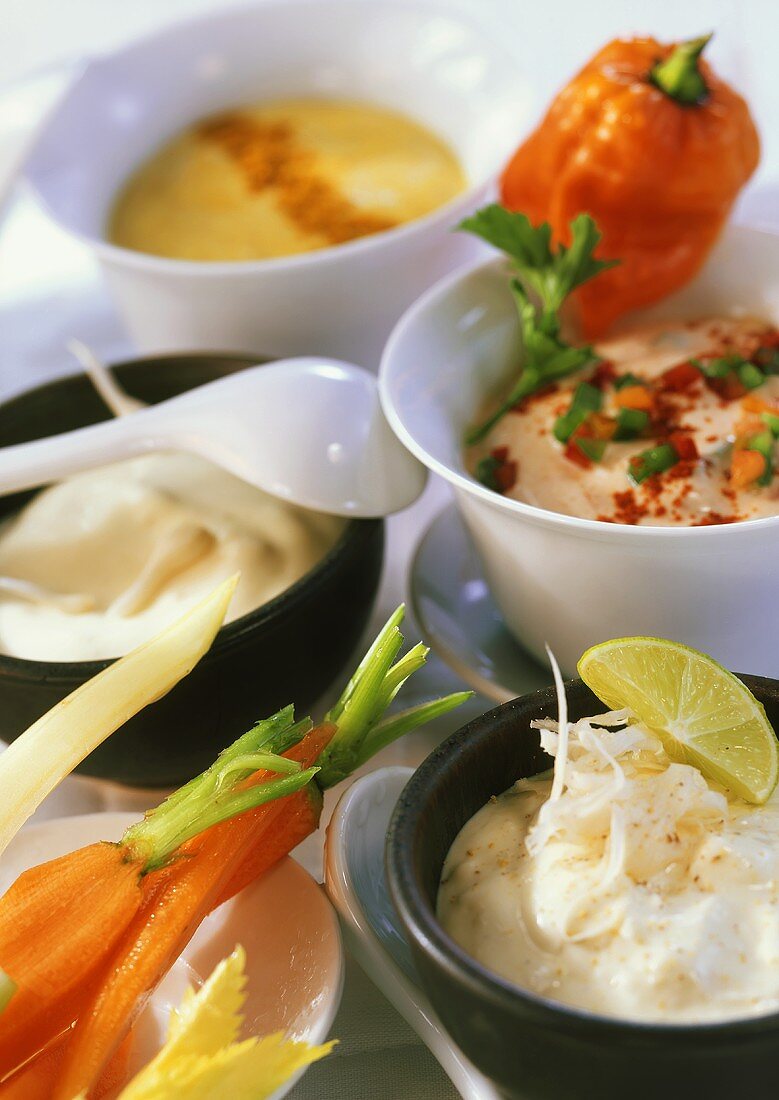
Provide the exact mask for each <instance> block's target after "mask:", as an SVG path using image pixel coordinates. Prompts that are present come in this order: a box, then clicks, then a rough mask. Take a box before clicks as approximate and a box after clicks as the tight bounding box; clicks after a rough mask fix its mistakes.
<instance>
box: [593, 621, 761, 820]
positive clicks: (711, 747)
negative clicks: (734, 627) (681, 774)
mask: <svg viewBox="0 0 779 1100" xmlns="http://www.w3.org/2000/svg"><path fill="white" fill-rule="evenodd" d="M578 670H579V675H580V676H581V678H582V680H584V682H585V684H587V686H588V687H589V688H591V690H592V691H594V692H595V694H596V695H597V696H598V698H599V699H600V700H602V702H604V703H605V704H606V706H607V707H610V708H611V709H612V710H620V709H622V708H623V707H627V708H628V709H629V710H631V711H632V712H633V714H635V716H636V718H638V720H639V721H640V722H642V723H643V724H644V725H645V726H648V727H649V729H651V730H653V731H654V732H655V733H657V734H658V736H659V737H661V738H662V741H663V744H664V745H665V749H666V751H667V753H668V755H669V756H671V757H672V758H673V759H674V760H679V761H682V762H683V763H687V764H694V765H695V766H696V767H697V768H700V770H701V771H702V772H703V774H704V775H705V776H707V777H708V778H709V779H713V780H715V781H716V782H717V783H720V784H722V786H724V787H727V788H729V789H730V790H731V791H733V793H734V794H737V795H739V796H740V797H741V798H744V799H746V800H747V801H748V802H758V803H760V802H765V800H766V799H767V798H768V796H769V795H770V794H771V792H772V791H773V789H774V787H775V786H776V781H777V777H778V776H779V751H778V748H777V740H776V734H775V733H774V730H773V728H772V726H771V724H770V722H769V721H768V718H767V717H766V713H765V711H764V709H763V707H762V706H761V704H760V703H758V701H757V699H755V697H754V695H753V694H752V692H751V691H750V690H749V688H748V687H747V686H746V685H745V684H742V682H741V680H739V679H738V677H737V676H734V675H733V673H732V672H728V670H727V669H725V668H723V667H722V665H720V664H717V662H716V661H714V660H712V658H711V657H707V656H706V654H705V653H699V652H698V651H697V650H696V649H691V648H690V647H689V646H686V645H680V644H679V643H678V642H668V641H665V640H664V639H663V638H616V639H615V640H614V641H611V642H602V643H601V644H600V645H595V646H593V647H592V648H591V649H588V650H587V652H586V653H585V654H584V656H583V657H582V659H581V660H580V661H579V665H578Z"/></svg>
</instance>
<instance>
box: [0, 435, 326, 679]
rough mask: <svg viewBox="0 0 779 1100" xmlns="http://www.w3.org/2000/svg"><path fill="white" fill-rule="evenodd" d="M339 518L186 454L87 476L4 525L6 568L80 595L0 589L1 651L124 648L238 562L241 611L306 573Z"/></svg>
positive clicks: (66, 657) (88, 655)
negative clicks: (24, 595) (32, 595)
mask: <svg viewBox="0 0 779 1100" xmlns="http://www.w3.org/2000/svg"><path fill="white" fill-rule="evenodd" d="M343 526H344V521H343V520H340V519H336V518H334V517H332V516H323V515H319V514H318V513H315V512H310V511H307V510H304V509H302V508H297V507H295V506H293V505H290V504H287V503H285V502H283V501H280V500H277V499H275V498H273V497H270V496H267V495H266V494H265V493H263V492H261V491H260V490H259V489H255V488H253V487H252V486H250V485H247V484H246V483H245V482H243V481H241V480H239V479H238V478H236V477H233V476H232V475H231V474H228V473H226V472H225V471H224V470H221V469H219V468H218V467H217V466H214V465H212V464H211V463H209V462H206V461H205V460H204V459H201V458H196V457H194V456H190V455H173V454H157V455H149V456H146V457H143V458H137V459H133V460H132V461H130V462H123V463H118V464H116V465H114V466H107V467H104V468H102V469H99V470H93V471H89V472H88V473H84V474H79V475H78V476H75V477H72V478H69V479H68V480H67V481H63V482H60V483H59V484H57V485H53V486H51V487H50V488H48V489H45V490H44V491H43V492H41V493H39V494H38V495H37V496H36V497H35V498H34V499H33V500H32V501H31V502H30V503H29V504H28V505H27V506H26V507H25V508H23V509H22V511H21V512H20V513H19V514H18V515H16V516H14V517H13V518H11V519H10V520H8V521H7V522H6V523H4V524H3V525H2V527H0V575H2V576H4V577H13V578H19V579H20V580H23V581H27V582H32V583H33V584H34V585H38V586H41V587H42V588H43V589H44V590H47V591H49V592H51V593H55V594H65V593H67V594H72V595H77V596H79V597H81V599H78V600H71V601H69V603H68V604H67V605H66V607H67V609H65V608H63V606H62V604H61V601H57V600H56V598H54V597H53V598H52V599H51V600H47V599H45V598H43V599H40V600H36V601H35V602H32V601H30V600H27V599H21V598H19V597H17V596H14V595H3V594H0V651H2V652H3V653H6V654H10V655H12V656H16V657H26V658H30V659H38V660H49V661H79V660H90V659H99V658H105V657H116V656H119V655H121V654H123V653H127V652H128V651H129V650H130V649H132V648H133V647H134V646H136V645H139V644H140V643H141V642H143V641H145V640H146V639H148V638H150V637H152V636H153V635H154V634H155V633H157V632H158V631H160V630H162V629H163V628H164V627H165V626H167V625H168V624H169V623H170V622H171V621H172V620H173V619H175V618H176V617H177V616H179V615H180V614H182V613H183V612H184V611H185V610H186V608H187V607H190V606H191V605H192V604H193V603H195V602H196V601H197V600H199V599H201V598H202V597H203V596H205V595H207V593H208V592H209V591H211V589H213V588H214V587H215V586H216V585H217V584H218V583H219V581H221V580H224V579H225V578H226V577H229V576H231V575H232V574H233V573H236V572H238V571H240V573H241V580H240V583H239V585H238V588H237V590H236V593H235V596H234V597H233V600H232V603H231V605H230V609H229V612H228V621H231V620H233V619H237V618H238V617H239V616H241V615H244V614H246V612H248V611H251V610H253V609H254V608H256V607H259V606H260V605H261V604H264V603H266V602H267V601H268V600H270V599H272V598H273V597H274V596H276V595H278V594H279V593H280V592H282V591H283V590H284V589H285V588H287V587H289V585H290V584H292V583H294V582H295V581H296V580H298V579H299V578H300V577H301V576H303V574H304V573H306V572H308V570H309V569H311V568H312V566H313V565H314V564H315V563H316V562H317V561H318V560H319V559H320V558H322V557H323V556H324V555H325V554H326V553H327V551H328V550H329V549H330V547H331V546H333V544H334V543H335V541H336V540H337V538H338V536H339V534H340V533H341V531H342V530H343ZM74 608H75V609H76V610H74Z"/></svg>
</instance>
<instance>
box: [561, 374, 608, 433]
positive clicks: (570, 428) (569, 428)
mask: <svg viewBox="0 0 779 1100" xmlns="http://www.w3.org/2000/svg"><path fill="white" fill-rule="evenodd" d="M602 405H603V394H602V393H601V392H600V390H599V389H598V387H597V386H593V385H591V384H590V383H589V382H580V383H579V385H578V386H577V387H576V390H575V392H574V395H573V398H572V399H571V404H570V407H569V409H568V412H567V413H565V414H564V415H563V416H558V418H557V420H555V422H554V428H553V429H552V431H553V432H554V436H555V439H559V441H560V442H561V443H567V442H568V440H569V439H570V438H571V436H572V435H573V433H574V432H575V431H576V429H577V428H578V427H579V426H580V425H581V424H583V423H584V421H585V420H586V419H587V417H588V416H589V415H590V413H594V412H600V410H601V407H602Z"/></svg>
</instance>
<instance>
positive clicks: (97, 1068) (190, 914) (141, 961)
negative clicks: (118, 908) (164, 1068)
mask: <svg viewBox="0 0 779 1100" xmlns="http://www.w3.org/2000/svg"><path fill="white" fill-rule="evenodd" d="M334 733H335V726H333V725H330V724H328V725H324V726H321V727H319V728H317V729H314V730H312V731H311V732H310V733H309V734H308V735H307V736H306V737H305V738H304V739H303V740H302V741H301V742H299V744H297V745H295V746H294V747H293V748H291V749H289V750H288V751H287V752H286V753H285V754H284V755H285V756H286V757H287V758H289V759H292V760H297V761H299V762H300V763H301V764H302V765H303V767H304V768H307V767H310V766H311V764H312V763H313V762H314V761H316V760H317V759H318V758H319V756H320V755H321V753H322V751H323V749H324V748H325V746H326V745H327V744H328V742H329V741H330V740H331V738H332V737H333V734H334ZM282 805H283V804H282V803H281V802H272V803H269V804H267V805H265V806H261V807H259V808H258V809H256V810H253V811H251V812H249V813H245V814H242V815H241V816H240V817H237V818H235V819H233V820H232V821H227V822H224V823H223V824H221V825H216V826H214V828H212V829H210V830H209V831H208V832H207V833H205V834H203V835H202V836H200V837H198V838H197V839H196V840H194V841H190V842H189V844H187V845H184V846H183V848H182V857H184V856H187V855H189V856H192V857H193V858H189V859H187V858H181V859H180V860H178V861H177V862H176V863H174V864H172V865H171V866H169V867H168V868H166V870H165V871H164V872H162V873H161V874H159V875H157V876H155V879H154V881H150V882H149V889H148V897H147V899H145V901H144V904H143V905H142V907H141V908H140V909H139V911H138V912H137V914H136V916H135V919H134V920H133V922H132V923H131V925H130V926H129V928H128V929H127V932H126V935H125V937H124V939H123V941H122V943H121V945H120V947H119V950H118V951H117V952H116V953H115V954H114V956H113V957H112V958H111V960H110V963H109V966H108V972H107V976H106V979H105V981H104V983H103V985H102V986H101V988H100V990H99V992H98V993H97V995H96V997H95V998H94V1001H93V1003H92V1004H91V1005H89V1006H88V1008H87V1010H86V1011H84V1012H83V1014H82V1015H80V1016H79V1019H78V1022H77V1024H76V1027H75V1028H74V1030H73V1034H72V1036H71V1037H70V1039H69V1040H68V1042H67V1045H66V1054H65V1058H64V1064H63V1066H62V1069H61V1072H60V1073H59V1074H58V1078H57V1083H56V1088H55V1090H54V1092H53V1094H52V1097H53V1100H72V1098H73V1097H74V1096H78V1095H79V1094H80V1093H82V1092H87V1091H88V1090H89V1089H90V1087H91V1086H92V1082H93V1081H95V1080H97V1079H98V1078H99V1077H100V1074H101V1073H102V1071H103V1069H104V1068H105V1066H106V1065H107V1064H108V1062H109V1060H110V1058H111V1056H112V1055H113V1053H114V1051H115V1050H116V1049H117V1048H118V1046H119V1044H120V1043H121V1042H122V1040H123V1039H124V1036H125V1035H126V1034H127V1032H128V1030H129V1029H130V1027H132V1025H133V1023H134V1022H135V1020H136V1019H137V1017H138V1015H139V1013H140V1012H141V1011H142V1009H143V1007H144V1005H145V1004H146V1001H147V1000H148V997H149V996H150V995H151V993H152V992H153V991H154V989H155V988H156V986H157V984H158V983H159V981H160V980H161V979H162V978H163V977H164V976H165V974H166V973H167V972H168V970H169V969H170V967H171V966H172V965H173V963H174V962H175V960H176V959H177V958H178V956H179V955H180V954H181V952H182V950H183V949H184V947H186V945H187V944H188V943H189V940H190V939H191V938H192V935H193V934H194V933H195V932H196V931H197V928H198V927H199V925H200V922H201V921H202V920H203V918H204V917H206V916H207V915H208V913H209V912H210V911H211V910H212V909H213V908H214V906H215V905H216V903H217V901H218V899H219V898H220V895H221V894H222V892H223V891H224V888H225V886H226V885H227V884H228V883H229V882H230V881H231V879H232V878H233V877H234V876H235V875H236V874H237V873H238V868H239V867H240V864H241V861H242V860H243V859H244V858H245V857H246V855H247V853H248V852H249V851H251V849H252V846H253V845H254V844H255V843H256V842H257V841H258V839H260V838H261V837H262V835H263V833H264V832H265V831H266V830H267V829H268V828H269V827H270V826H271V824H272V823H273V822H274V821H275V820H276V819H277V818H278V817H279V814H280V812H281V810H282Z"/></svg>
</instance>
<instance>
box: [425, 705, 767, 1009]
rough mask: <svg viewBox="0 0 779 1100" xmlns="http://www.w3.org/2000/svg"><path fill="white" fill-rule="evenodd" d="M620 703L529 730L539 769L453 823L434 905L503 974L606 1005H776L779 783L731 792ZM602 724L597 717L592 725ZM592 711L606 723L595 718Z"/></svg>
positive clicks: (456, 934)
mask: <svg viewBox="0 0 779 1100" xmlns="http://www.w3.org/2000/svg"><path fill="white" fill-rule="evenodd" d="M626 721H627V722H629V721H630V719H629V715H628V713H627V712H621V713H617V714H612V715H606V716H601V718H594V719H589V720H583V721H581V722H578V723H576V724H575V725H574V726H571V727H570V736H569V746H568V751H567V757H566V759H564V760H563V759H561V757H562V756H565V754H561V756H558V747H559V738H558V734H557V733H556V732H555V730H556V728H557V727H556V725H555V724H553V723H548V724H547V725H548V727H549V728H547V729H544V730H543V731H542V744H543V745H544V747H545V748H546V750H547V751H548V752H550V753H551V755H553V756H558V760H557V762H556V768H557V770H558V772H559V771H560V769H561V768H562V770H563V772H564V774H563V776H562V777H561V778H562V782H561V781H560V779H558V789H557V790H556V792H555V795H554V796H553V797H550V795H551V792H552V778H551V776H550V775H546V776H542V777H539V778H537V779H535V780H531V781H521V782H519V783H517V784H515V786H514V787H512V788H511V789H510V790H509V791H506V792H505V794H502V795H500V796H499V797H497V798H494V799H492V800H491V801H490V802H489V803H488V804H487V805H486V806H485V807H484V808H483V809H482V810H480V811H479V812H478V813H477V814H476V815H475V816H474V817H473V818H472V819H471V820H470V821H469V822H467V824H466V825H465V826H464V828H463V829H462V831H461V832H460V834H459V836H458V837H457V839H456V840H455V842H454V844H453V845H452V848H451V851H450V852H449V855H448V857H447V860H446V863H445V865H444V870H443V876H442V880H441V887H440V891H439V895H438V916H439V919H440V920H441V923H442V924H443V926H444V928H445V929H446V930H447V931H448V932H449V934H450V935H451V936H452V937H453V939H454V940H456V942H457V943H459V944H460V945H461V946H462V947H463V948H464V949H465V950H466V951H467V952H468V953H469V954H471V955H472V956H473V957H474V958H476V959H477V960H478V961H479V962H481V963H482V964H484V965H485V966H486V967H488V968H489V969H491V970H493V971H494V972H495V973H497V974H499V975H501V976H502V977H503V978H506V979H508V980H509V981H511V982H514V983H515V984H516V985H519V986H522V987H524V988H526V989H529V990H533V991H535V992H537V993H540V994H543V995H545V996H548V997H551V998H554V999H556V1000H558V1001H562V1002H564V1003H566V1004H569V1005H575V1006H578V1007H581V1008H585V1009H590V1010H592V1011H594V1012H597V1013H601V1014H606V1015H610V1016H619V1017H623V1018H628V1019H637V1020H657V1021H660V1020H665V1021H690V1022H692V1021H703V1020H720V1019H727V1018H732V1017H739V1016H751V1015H757V1014H760V1013H767V1012H771V1011H776V1010H777V1009H778V1008H779V797H778V796H777V795H776V794H775V795H773V796H772V798H771V799H770V800H769V802H768V803H767V804H766V805H764V806H759V807H758V806H753V805H750V804H748V803H746V802H742V801H741V800H739V799H736V798H732V797H730V796H729V795H727V794H726V792H724V791H723V790H722V789H720V788H717V787H716V786H715V785H714V784H711V783H709V782H707V780H706V779H705V778H704V777H703V776H702V775H701V773H700V772H699V771H698V769H697V768H695V767H692V766H690V765H686V764H679V763H674V762H672V761H671V760H670V759H669V757H668V756H667V755H666V753H665V751H664V749H663V746H662V744H661V742H660V741H659V739H658V738H657V737H656V736H655V735H654V734H652V733H650V732H649V731H648V730H646V729H645V728H644V727H642V726H639V725H635V724H628V725H627V726H626V727H624V728H615V723H617V724H619V725H623V726H624V723H625V722H626ZM602 724H603V725H602ZM606 724H608V725H610V726H611V728H605V726H606Z"/></svg>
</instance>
